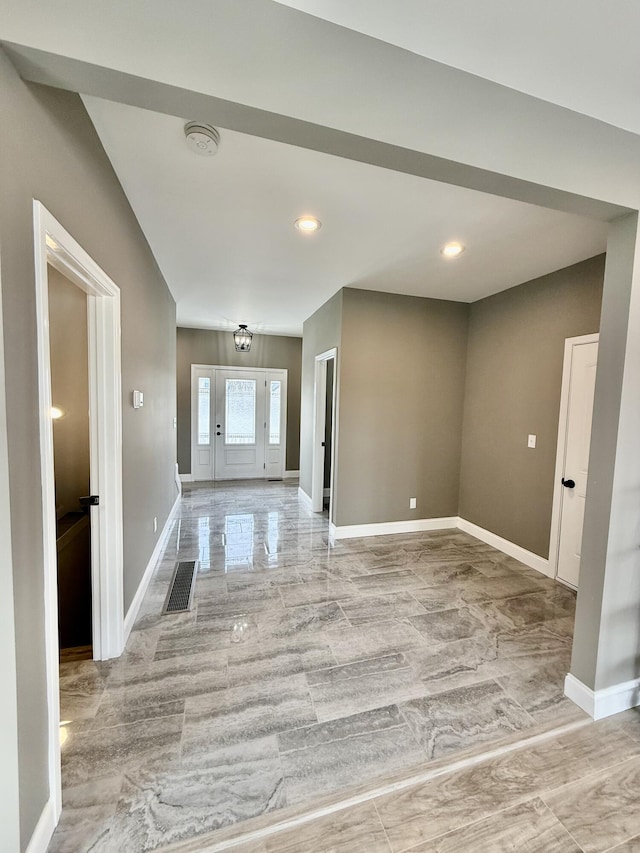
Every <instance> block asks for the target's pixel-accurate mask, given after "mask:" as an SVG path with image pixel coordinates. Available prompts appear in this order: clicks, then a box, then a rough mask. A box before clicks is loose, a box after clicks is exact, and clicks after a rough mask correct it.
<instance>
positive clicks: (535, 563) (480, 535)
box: [457, 518, 553, 578]
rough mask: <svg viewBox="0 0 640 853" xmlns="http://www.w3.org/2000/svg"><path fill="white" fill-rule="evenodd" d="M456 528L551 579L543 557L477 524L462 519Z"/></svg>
mask: <svg viewBox="0 0 640 853" xmlns="http://www.w3.org/2000/svg"><path fill="white" fill-rule="evenodd" d="M457 526H458V528H459V529H460V530H462V531H464V532H465V533H469V534H470V535H471V536H475V537H476V539H480V540H481V541H482V542H486V543H487V545H491V546H492V547H493V548H496V549H497V550H498V551H502V552H503V553H504V554H508V555H509V557H513V558H514V559H516V560H520V562H521V563H524V564H525V566H530V568H532V569H536V571H538V572H541V573H542V574H543V575H546V576H547V577H549V578H550V577H553V572H552V570H551V567H550V565H549V560H545V558H544V557H540V556H538V554H534V553H533V552H532V551H527V550H526V548H521V547H520V545H516V544H515V543H514V542H509V540H508V539H503V538H502V536H498V535H497V534H495V533H491V531H490V530H485V529H484V527H479V526H478V525H477V524H473V523H472V522H470V521H467V520H466V519H464V518H459V519H458V525H457Z"/></svg>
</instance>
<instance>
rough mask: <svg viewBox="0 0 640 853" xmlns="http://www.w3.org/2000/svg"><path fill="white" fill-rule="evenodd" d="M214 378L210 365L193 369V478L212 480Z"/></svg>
mask: <svg viewBox="0 0 640 853" xmlns="http://www.w3.org/2000/svg"><path fill="white" fill-rule="evenodd" d="M214 378H215V371H214V370H212V368H210V367H198V368H195V369H194V371H193V381H192V407H191V409H192V411H191V419H192V423H193V435H192V451H191V474H192V476H193V479H194V480H213V451H214V444H213V432H214V431H213V429H212V423H213V403H214V393H213V391H214Z"/></svg>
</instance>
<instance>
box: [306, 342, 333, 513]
mask: <svg viewBox="0 0 640 853" xmlns="http://www.w3.org/2000/svg"><path fill="white" fill-rule="evenodd" d="M331 359H333V436H332V441H331V483H330V486H329V520H330V521H333V507H334V498H335V488H334V480H335V460H336V458H337V453H336V446H337V442H336V437H337V433H338V430H337V423H338V369H337V368H338V350H337V349H336V348H335V347H334V348H333V349H330V350H327V351H326V352H323V353H320V354H319V355H317V356H316V357H315V366H314V394H313V458H312V469H311V509H312V511H313V512H322V510H323V506H324V464H325V453H326V448H325V446H324V439H325V427H326V416H327V410H326V402H327V362H328V361H330V360H331Z"/></svg>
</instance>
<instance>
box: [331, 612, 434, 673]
mask: <svg viewBox="0 0 640 853" xmlns="http://www.w3.org/2000/svg"><path fill="white" fill-rule="evenodd" d="M325 636H326V639H327V641H328V643H329V645H330V646H331V649H332V650H333V653H334V655H335V657H336V660H337V662H338V663H353V662H354V661H358V660H366V659H368V658H375V657H382V656H384V655H387V654H395V653H397V652H403V651H405V650H406V649H412V648H415V647H421V648H426V643H425V640H424V637H423V636H422V634H420V632H419V631H416V629H415V628H414V627H413V626H412V625H409V623H403V622H397V621H390V622H377V623H371V624H366V625H360V626H358V627H357V628H351V627H346V628H345V627H340V628H337V629H334V630H332V631H329V632H327V633H326V635H325Z"/></svg>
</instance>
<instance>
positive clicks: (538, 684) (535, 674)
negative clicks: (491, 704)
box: [497, 659, 584, 723]
mask: <svg viewBox="0 0 640 853" xmlns="http://www.w3.org/2000/svg"><path fill="white" fill-rule="evenodd" d="M568 671H569V670H568V669H567V665H566V661H565V660H562V659H560V660H551V661H549V662H547V663H540V664H539V665H538V666H534V667H532V668H531V669H527V670H518V671H516V672H512V673H511V674H508V675H503V676H499V677H498V678H497V681H498V684H500V686H501V687H503V688H504V689H505V690H506V691H507V693H508V694H509V695H510V696H512V697H513V698H514V699H515V700H516V702H518V704H519V705H521V706H522V707H523V708H524V709H525V711H527V713H528V714H530V715H531V716H532V717H533V719H534V720H536V722H540V723H544V722H547V721H550V720H555V721H556V722H560V720H562V719H565V718H567V717H569V718H572V719H580V718H581V717H584V714H583V712H582V711H581V710H580V708H578V707H577V705H575V704H574V703H573V702H571V701H570V700H569V699H567V698H566V697H565V695H564V679H565V676H566V675H567V672H568Z"/></svg>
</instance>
